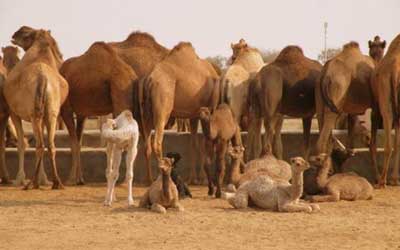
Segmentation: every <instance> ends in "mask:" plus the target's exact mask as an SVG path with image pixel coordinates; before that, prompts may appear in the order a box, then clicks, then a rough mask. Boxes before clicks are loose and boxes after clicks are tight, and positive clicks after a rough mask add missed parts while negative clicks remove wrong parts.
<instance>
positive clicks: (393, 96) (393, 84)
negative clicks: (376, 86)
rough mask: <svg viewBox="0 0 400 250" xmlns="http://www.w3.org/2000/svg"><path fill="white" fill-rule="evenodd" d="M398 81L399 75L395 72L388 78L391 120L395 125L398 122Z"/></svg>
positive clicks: (399, 122)
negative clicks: (391, 109)
mask: <svg viewBox="0 0 400 250" xmlns="http://www.w3.org/2000/svg"><path fill="white" fill-rule="evenodd" d="M398 82H399V77H398V74H397V73H396V72H394V73H393V74H392V76H391V79H390V88H391V91H390V93H391V99H392V106H393V120H394V122H395V125H399V124H400V121H399V119H400V117H399V112H400V110H399V92H398V89H397V84H398Z"/></svg>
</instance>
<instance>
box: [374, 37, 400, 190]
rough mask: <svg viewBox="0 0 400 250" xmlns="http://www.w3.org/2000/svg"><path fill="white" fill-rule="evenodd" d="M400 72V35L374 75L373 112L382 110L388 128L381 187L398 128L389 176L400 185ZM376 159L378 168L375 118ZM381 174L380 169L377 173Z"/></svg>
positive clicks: (380, 180) (380, 179)
mask: <svg viewBox="0 0 400 250" xmlns="http://www.w3.org/2000/svg"><path fill="white" fill-rule="evenodd" d="M399 75H400V35H397V36H396V38H395V39H394V40H393V41H392V42H391V43H390V46H389V49H388V51H387V52H386V55H385V56H384V57H383V58H382V60H381V61H380V63H379V64H378V66H377V67H376V70H375V72H374V74H373V77H372V81H371V85H372V92H373V96H374V100H375V102H374V104H373V108H372V112H374V113H379V111H380V114H381V116H382V120H383V128H384V130H385V153H384V161H383V168H382V173H381V176H380V178H379V181H378V186H377V187H381V188H384V187H385V186H386V181H387V172H388V170H389V164H390V158H391V156H392V146H393V145H392V136H391V131H392V128H393V127H394V129H395V142H394V146H395V148H394V159H395V160H394V165H393V169H392V172H391V176H390V179H389V183H390V184H392V185H399V184H400V183H399V160H400V154H399V143H400V133H399V132H400V131H399V128H400V124H399V122H400V121H399V113H400V112H399V111H400V109H399V96H398V92H399V91H398V90H399V85H400V84H399V79H400V78H399ZM371 127H372V131H371V132H372V133H371V134H372V140H371V149H372V150H371V151H372V154H371V155H372V162H373V165H374V166H375V169H377V165H378V164H377V160H376V157H377V152H376V133H377V124H376V122H375V123H374V120H372V125H371ZM377 173H378V172H377Z"/></svg>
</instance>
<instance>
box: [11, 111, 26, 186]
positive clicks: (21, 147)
mask: <svg viewBox="0 0 400 250" xmlns="http://www.w3.org/2000/svg"><path fill="white" fill-rule="evenodd" d="M11 119H12V121H13V123H14V126H15V129H16V130H17V138H18V146H17V147H18V173H17V177H16V180H15V185H16V186H20V185H25V184H26V182H25V170H24V162H25V143H24V130H23V127H22V121H21V118H19V117H18V116H16V115H13V114H11Z"/></svg>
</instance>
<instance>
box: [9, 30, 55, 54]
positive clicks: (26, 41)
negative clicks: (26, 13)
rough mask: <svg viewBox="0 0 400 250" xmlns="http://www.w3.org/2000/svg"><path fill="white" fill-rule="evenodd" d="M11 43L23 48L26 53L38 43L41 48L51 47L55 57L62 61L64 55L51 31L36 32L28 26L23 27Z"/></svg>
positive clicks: (15, 34)
mask: <svg viewBox="0 0 400 250" xmlns="http://www.w3.org/2000/svg"><path fill="white" fill-rule="evenodd" d="M11 42H12V43H13V44H15V45H17V46H20V47H21V48H23V49H24V51H27V50H28V49H29V48H31V47H32V45H33V44H34V43H35V42H38V43H39V45H40V48H44V47H50V49H51V51H52V52H53V54H54V56H55V57H57V59H59V60H62V54H61V52H60V50H59V48H58V45H57V42H56V41H55V40H54V38H53V37H52V36H51V31H50V30H42V29H39V30H36V29H33V28H31V27H28V26H22V27H21V28H20V29H19V30H17V31H16V32H15V33H14V34H13V36H12V40H11Z"/></svg>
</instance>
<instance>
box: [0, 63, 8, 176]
mask: <svg viewBox="0 0 400 250" xmlns="http://www.w3.org/2000/svg"><path fill="white" fill-rule="evenodd" d="M6 76H7V69H6V67H5V66H4V64H3V60H2V58H1V59H0V182H1V183H2V184H8V183H10V176H9V174H8V171H7V167H6V161H5V147H6V145H5V140H4V138H5V133H6V126H7V121H8V117H9V110H8V105H7V103H6V100H5V99H4V95H3V86H4V82H5V81H6Z"/></svg>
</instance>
